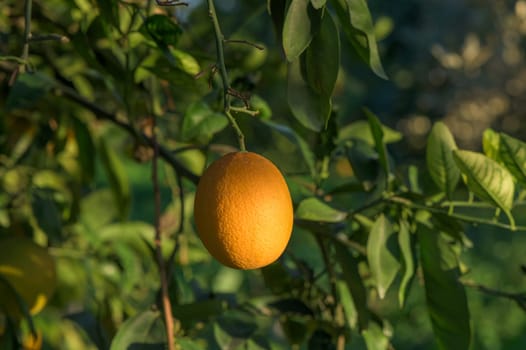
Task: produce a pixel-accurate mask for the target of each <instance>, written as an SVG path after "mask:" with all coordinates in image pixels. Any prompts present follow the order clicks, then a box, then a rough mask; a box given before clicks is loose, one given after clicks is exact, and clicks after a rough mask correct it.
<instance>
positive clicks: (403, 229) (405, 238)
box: [398, 220, 416, 307]
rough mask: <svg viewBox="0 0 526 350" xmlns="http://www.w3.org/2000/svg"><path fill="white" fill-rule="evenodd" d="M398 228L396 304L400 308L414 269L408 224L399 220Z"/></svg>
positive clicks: (405, 297) (413, 274)
mask: <svg viewBox="0 0 526 350" xmlns="http://www.w3.org/2000/svg"><path fill="white" fill-rule="evenodd" d="M399 226H400V227H399V230H398V245H399V246H400V255H401V273H402V279H401V281H400V286H399V287H398V303H399V304H400V307H403V306H404V304H405V300H406V299H407V294H408V292H409V287H410V285H411V281H412V280H413V277H414V276H415V269H416V268H415V261H414V259H415V257H414V254H413V243H412V237H411V231H410V230H409V223H408V222H407V221H404V220H400V222H399Z"/></svg>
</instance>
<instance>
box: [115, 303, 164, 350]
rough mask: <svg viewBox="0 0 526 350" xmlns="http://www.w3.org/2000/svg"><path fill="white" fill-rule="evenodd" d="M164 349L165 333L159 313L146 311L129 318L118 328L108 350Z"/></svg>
mask: <svg viewBox="0 0 526 350" xmlns="http://www.w3.org/2000/svg"><path fill="white" fill-rule="evenodd" d="M165 347H166V331H165V328H164V323H163V321H162V318H161V313H160V312H158V311H150V310H147V311H143V312H141V313H138V314H137V315H135V316H133V317H131V318H129V319H128V320H126V322H124V323H123V324H122V325H121V326H120V327H119V331H118V332H117V334H116V335H115V338H113V341H112V342H111V347H110V350H122V349H148V350H157V349H158V350H163V349H165Z"/></svg>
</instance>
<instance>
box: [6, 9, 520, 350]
mask: <svg viewBox="0 0 526 350" xmlns="http://www.w3.org/2000/svg"><path fill="white" fill-rule="evenodd" d="M148 3H150V7H149V8H148V9H147V10H145V9H144V6H145V4H146V1H135V0H129V1H119V2H117V1H94V0H93V1H90V0H69V1H64V0H45V1H44V0H34V1H33V11H32V12H33V13H32V32H33V33H34V34H37V33H39V34H44V33H58V34H59V36H64V39H63V40H61V41H41V42H40V41H33V42H31V45H30V51H29V62H30V64H29V65H28V67H29V68H30V70H32V71H35V72H36V73H35V74H31V75H29V74H27V73H23V72H18V74H19V75H18V79H17V80H16V82H15V81H14V78H15V75H14V73H13V72H15V71H16V69H17V67H18V63H17V60H16V59H15V58H13V57H15V56H16V57H18V56H19V54H20V53H21V52H22V45H23V39H22V38H23V36H24V4H23V2H22V1H14V0H7V1H4V3H3V6H1V7H0V55H1V56H2V57H3V58H2V60H1V61H0V82H1V84H0V96H1V98H0V108H1V113H2V116H1V119H0V166H1V167H0V178H1V184H0V186H1V189H2V190H1V191H0V236H8V235H13V234H14V235H18V236H25V237H30V238H32V239H33V240H34V241H35V242H37V243H39V244H40V245H44V246H49V247H50V248H49V254H51V256H53V258H54V259H55V262H56V273H57V282H56V287H55V293H54V294H53V296H52V298H51V300H50V301H49V304H48V305H47V306H46V308H45V309H44V310H43V311H42V312H40V313H38V314H37V315H35V316H34V317H33V322H34V326H33V328H34V329H35V330H37V332H38V333H39V334H41V335H43V345H42V348H43V349H79V350H81V349H107V348H109V347H110V346H112V349H113V348H115V349H122V348H124V347H123V346H124V344H130V343H133V342H134V341H139V340H140V341H151V343H152V344H155V343H156V342H158V341H160V340H162V339H163V336H164V335H163V334H162V332H159V333H158V334H157V333H156V334H146V335H145V333H141V332H142V330H144V329H155V327H154V326H155V324H157V323H158V322H160V319H159V315H158V310H156V309H151V310H149V308H150V306H151V305H153V304H155V302H156V300H157V299H158V298H159V296H158V290H159V279H158V272H157V269H156V265H155V259H154V255H153V236H154V235H153V231H154V229H153V226H152V224H151V223H152V222H153V217H154V210H153V194H152V185H151V175H150V172H151V171H150V160H151V157H152V152H151V149H150V148H149V146H148V145H147V144H145V143H144V141H143V140H142V139H141V137H133V136H132V135H130V132H128V131H126V130H123V129H122V128H120V127H118V125H116V124H118V122H119V121H121V122H122V121H129V122H130V123H131V125H133V126H134V128H135V129H136V130H138V131H139V132H140V133H142V134H144V135H145V136H150V135H151V118H150V117H149V116H150V115H151V114H152V113H154V114H157V115H160V116H162V117H161V118H158V119H159V120H158V123H159V135H158V137H159V139H160V141H161V143H162V144H163V145H165V146H166V148H167V149H169V150H170V151H171V154H172V155H173V158H174V159H175V162H177V163H178V164H182V165H184V166H185V167H186V168H187V169H189V170H190V171H192V172H193V173H194V174H196V175H199V174H200V173H201V172H202V171H203V169H204V167H205V166H206V165H207V164H209V163H210V162H211V161H212V160H213V159H214V158H217V157H218V156H219V155H220V154H222V153H224V152H226V151H229V150H233V149H235V148H234V146H233V145H234V142H233V140H235V135H234V133H233V132H232V130H231V129H230V128H225V126H226V125H227V122H226V119H225V118H224V117H223V116H222V115H220V114H218V113H217V112H216V111H217V110H220V105H221V94H220V93H218V90H217V89H215V87H217V86H218V85H219V78H218V76H217V74H216V75H213V74H212V73H211V70H212V68H211V67H212V65H213V64H214V62H215V42H214V40H213V37H214V35H213V32H212V27H211V24H210V20H209V17H208V12H207V9H206V4H203V2H201V1H189V4H190V6H188V7H185V6H180V7H179V6H178V7H160V6H155V3H154V2H151V1H150V2H148ZM117 4H118V5H117ZM266 6H267V4H266V3H265V2H262V1H256V0H252V1H248V0H247V1H239V0H238V1H236V0H225V1H220V2H219V1H218V2H217V8H218V12H219V17H220V21H221V25H222V27H223V31H224V32H225V34H226V35H227V37H228V38H229V39H237V40H248V41H251V42H254V43H257V44H258V45H260V46H262V47H264V48H265V50H263V51H261V50H258V49H257V48H255V47H252V46H249V45H243V44H229V45H227V46H226V52H225V54H226V58H225V60H226V64H227V68H228V70H229V74H230V78H231V81H232V87H234V88H235V89H236V90H239V91H242V92H246V93H250V94H251V96H250V103H251V105H252V106H254V107H255V108H256V109H258V110H260V111H261V114H260V116H259V117H257V118H254V117H251V116H247V115H242V114H240V115H238V116H237V118H238V120H239V122H240V124H241V127H242V129H243V130H244V131H245V136H246V139H247V147H248V149H249V150H251V151H255V152H259V153H262V154H263V155H265V156H267V157H269V158H270V159H272V160H273V161H274V162H276V163H277V165H278V166H279V167H280V168H281V169H282V170H283V172H284V173H285V174H286V175H287V176H288V180H290V187H291V191H292V194H293V197H294V200H295V203H298V202H300V201H301V199H303V198H305V197H307V196H309V195H311V192H309V188H308V186H310V185H311V181H310V180H311V179H310V180H309V177H310V174H312V166H309V164H308V162H307V163H306V162H305V161H304V156H305V147H306V146H305V145H306V144H308V145H309V146H310V147H312V148H313V149H314V150H315V153H316V152H317V154H320V153H321V154H323V152H324V150H323V148H324V147H330V145H329V146H328V145H327V142H324V141H323V137H324V135H325V136H326V134H317V133H314V132H312V131H309V130H307V129H305V128H303V127H301V125H300V124H299V123H298V122H297V121H296V120H295V119H294V118H293V117H292V115H291V113H290V111H289V107H288V105H287V101H286V98H285V96H286V80H287V79H286V74H287V70H286V63H285V60H284V56H283V53H282V50H281V49H280V43H279V40H278V39H277V36H276V33H275V32H274V31H273V30H271V29H270V28H272V20H271V18H270V16H269V15H268V13H267V11H266ZM369 6H370V9H371V13H372V14H373V17H374V19H375V33H376V36H377V39H378V41H379V47H380V55H381V57H382V63H383V65H384V69H385V71H386V73H387V76H388V77H389V80H383V79H381V78H379V77H377V76H376V75H374V73H373V72H372V71H371V70H370V69H369V68H368V67H367V65H366V64H364V63H363V62H362V60H361V59H360V58H359V57H358V56H357V55H356V54H355V53H354V51H353V50H352V49H351V47H350V45H349V44H348V43H347V42H346V41H344V40H342V60H341V62H342V67H343V69H341V70H340V72H339V74H338V80H337V82H336V87H335V91H334V94H333V96H334V106H335V109H336V113H335V117H334V118H333V119H332V120H333V121H334V123H335V125H333V127H335V128H340V131H341V130H343V128H344V127H345V126H347V125H348V124H349V123H351V122H356V121H357V120H361V119H363V118H364V113H363V110H362V106H367V107H368V108H369V109H370V110H371V111H373V112H374V113H376V114H377V115H378V116H379V118H380V119H381V120H382V122H383V123H384V124H386V125H387V126H389V127H391V128H392V129H393V130H395V131H398V132H400V133H401V134H403V135H404V137H403V139H402V140H401V141H399V142H396V143H393V144H390V145H389V147H390V150H391V155H392V156H393V158H394V159H396V160H397V161H399V162H402V163H403V164H409V163H411V164H416V165H418V166H423V165H424V163H425V161H424V148H425V144H426V139H427V135H428V133H429V131H430V129H431V127H432V124H433V122H435V121H437V120H443V121H444V122H445V123H446V124H447V125H448V126H449V128H450V129H451V131H452V133H453V134H454V136H455V138H456V140H457V143H458V144H459V146H460V147H462V148H467V149H473V150H480V149H481V147H482V145H481V140H482V133H483V131H484V130H485V129H486V128H488V127H492V128H494V129H496V130H502V131H505V132H506V133H508V134H510V135H514V136H516V137H519V138H522V139H524V136H523V135H525V131H526V119H525V116H524V114H523V113H524V112H523V111H524V110H525V96H526V95H525V92H526V64H525V63H524V62H525V61H524V54H525V46H524V45H525V40H524V39H525V35H526V1H522V0H519V1H511V0H509V1H504V0H498V1H490V2H488V1H478V0H471V1H468V0H464V1H453V0H442V1H435V0H429V1H422V0H404V1H398V2H396V4H393V3H390V2H385V1H384V2H382V1H370V2H369ZM145 11H146V12H148V13H149V14H150V15H154V14H159V15H169V16H170V17H173V19H174V21H171V22H166V21H164V20H162V19H160V17H157V18H156V19H152V20H151V21H150V22H149V23H148V22H147V21H146V22H145V18H144V17H142V16H144V14H145V13H146V12H145ZM148 18H155V17H154V16H152V17H148ZM174 23H177V24H176V25H175V24H174ZM159 33H163V35H160V36H158V35H157V36H156V34H159ZM167 33H168V34H169V35H165V34H167ZM278 37H279V36H278ZM66 38H67V39H66ZM50 77H51V78H52V79H53V81H50ZM196 77H197V78H196ZM110 119H111V120H112V121H108V120H110ZM298 137H301V139H299V138H298ZM299 140H300V141H299ZM301 140H305V143H303V141H301ZM316 166H320V165H319V163H316ZM327 171H330V173H331V178H330V181H329V182H328V183H326V184H325V188H331V186H332V187H333V188H335V187H336V186H337V185H338V184H340V183H342V181H343V179H344V178H346V177H348V176H352V175H353V169H352V168H351V167H350V165H349V163H348V161H347V160H346V158H345V157H336V158H334V159H332V160H331V163H330V164H329V166H328V170H327ZM355 171H359V170H357V169H355ZM161 173H162V174H161V185H162V218H161V228H162V235H163V237H164V238H165V239H164V242H165V243H164V246H163V248H164V251H163V253H164V256H165V258H166V259H168V258H169V257H171V255H172V254H174V256H175V260H174V261H175V264H173V265H171V266H170V267H169V271H168V272H169V280H170V283H171V288H170V291H171V294H172V295H171V297H172V300H173V302H174V310H173V311H174V315H175V317H176V319H178V320H179V322H178V323H177V324H176V325H175V326H176V329H175V332H176V334H177V335H180V336H181V338H182V340H180V342H179V345H180V347H181V348H182V349H201V348H205V345H204V344H208V345H206V346H208V348H227V349H231V348H232V349H234V348H237V347H242V346H246V348H250V349H252V348H254V349H259V348H269V347H270V346H272V348H275V349H281V348H287V347H288V345H287V344H290V343H292V344H298V345H297V347H296V348H298V349H300V348H307V347H309V348H312V349H324V348H328V347H327V345H324V344H326V343H324V342H325V341H327V338H330V337H331V332H332V331H334V330H333V329H332V328H331V327H332V326H331V325H330V324H329V322H328V321H324V317H325V316H324V315H326V314H327V313H328V312H329V311H330V310H328V309H327V308H328V306H327V305H330V302H329V303H328V304H324V302H321V301H322V300H325V298H326V297H327V295H328V292H327V290H328V289H329V288H328V284H329V282H328V278H327V275H326V273H325V271H324V267H323V266H324V264H323V256H322V255H321V253H317V252H319V249H318V245H317V242H316V240H315V239H314V238H313V236H312V235H310V234H309V233H307V232H306V231H305V230H303V229H302V228H300V227H296V228H295V231H294V234H293V238H292V241H291V243H290V246H289V248H288V250H287V253H286V255H285V257H284V260H283V264H280V265H273V266H271V267H269V268H266V269H263V270H262V271H249V272H241V271H236V270H232V269H228V268H225V267H222V266H221V265H219V264H218V263H217V262H215V261H214V260H212V259H211V258H210V257H209V255H208V253H207V252H206V250H204V249H203V247H202V245H201V243H200V241H199V239H198V238H197V236H196V234H195V231H194V227H193V223H192V221H191V213H192V205H193V191H194V190H195V182H194V181H191V179H189V178H188V177H183V176H181V175H180V174H177V173H176V172H175V171H174V168H173V167H172V166H170V165H169V164H168V163H162V168H161ZM305 184H307V185H308V186H305ZM306 188H307V189H306ZM329 197H330V196H329ZM327 198H328V197H327ZM329 199H330V200H331V201H333V203H334V204H335V207H342V206H344V205H345V206H346V207H347V208H349V206H350V207H352V208H356V207H360V205H361V204H362V203H361V201H362V200H363V198H362V197H360V195H357V196H356V197H354V196H353V195H348V194H336V195H333V198H329ZM349 203H350V204H349ZM521 208H522V207H521ZM521 208H519V209H517V212H516V217H517V219H518V223H521V222H522V224H524V221H525V220H524V218H526V212H524V210H522V211H521V210H520V209H521ZM522 209H523V208H522ZM467 234H468V237H469V238H470V239H471V240H472V241H473V248H472V249H470V250H467V251H466V252H464V253H463V255H462V260H463V262H464V263H465V266H466V268H468V267H469V274H468V276H469V278H471V279H473V280H476V281H477V282H479V283H481V284H485V285H489V286H493V287H495V288H498V289H502V290H506V291H510V292H519V291H524V289H526V278H525V271H524V270H525V267H524V266H525V264H526V260H525V257H524V247H525V246H526V237H525V236H524V234H519V233H510V232H507V231H502V230H498V229H493V228H488V227H486V226H479V227H469V231H468V232H467ZM174 247H177V248H176V249H175V248H174ZM1 250H2V247H1V246H0V254H2V251H1ZM313 252H316V253H313ZM35 273H38V271H35ZM279 276H281V278H282V279H284V280H280V279H279V278H278V277H279ZM420 278H421V276H420ZM418 282H419V281H418V277H417V281H415V283H413V285H412V287H411V289H410V293H409V296H408V300H407V304H406V305H405V307H404V308H403V309H401V310H400V309H399V307H398V302H397V296H396V293H393V292H389V293H388V294H387V296H386V299H384V300H380V299H378V298H377V297H374V296H372V297H371V305H370V308H371V309H372V310H374V312H376V313H377V314H378V315H380V316H381V317H385V318H386V319H387V320H388V323H386V324H384V325H383V330H382V329H380V328H378V329H374V328H373V329H372V330H371V332H373V333H374V332H377V333H380V336H378V338H379V339H380V338H382V336H381V333H382V331H383V333H384V334H385V335H386V336H392V338H391V342H392V344H393V345H394V347H395V348H397V349H415V350H416V349H431V348H433V346H435V345H434V340H433V335H432V330H431V323H430V321H429V318H428V315H427V313H426V310H425V308H426V306H425V302H424V291H423V288H422V287H421V285H419V283H418ZM397 283H398V282H397ZM320 286H321V287H320ZM340 287H342V288H345V287H343V286H340ZM467 292H468V300H469V306H470V310H471V315H472V323H473V324H472V329H473V339H474V340H473V343H474V345H473V348H474V349H491V350H498V349H506V350H513V349H517V350H518V349H524V348H525V347H526V314H525V313H524V310H521V309H520V308H518V307H517V305H516V304H515V303H514V302H513V301H511V300H510V299H506V298H499V297H495V296H490V295H487V294H484V293H480V292H479V291H477V290H475V289H468V290H467ZM371 293H372V292H371ZM373 294H374V293H373ZM284 297H287V298H288V299H283V298H284ZM299 300H300V301H301V302H300V301H299ZM143 310H149V311H147V312H140V313H139V311H143ZM254 310H256V311H254ZM312 310H316V315H317V317H314V316H313V315H312ZM320 315H321V316H320ZM130 317H131V318H130ZM325 319H326V317H325ZM324 322H326V323H324ZM354 322H356V319H355V320H354ZM278 325H279V326H278ZM13 327H14V325H13V324H11V323H10V322H8V320H7V318H5V317H1V316H0V329H2V330H3V331H4V333H5V334H9V330H10V329H11V328H13ZM149 327H150V328H149ZM31 328H32V327H31V325H30V324H28V322H27V320H26V319H25V318H24V320H23V322H22V330H23V332H22V338H23V339H26V341H27V342H30V340H27V339H30V338H31V336H30V333H31V332H30V329H31ZM124 328H126V329H128V330H130V331H129V332H123V333H122V334H128V337H130V336H129V335H130V334H134V333H135V334H136V337H137V338H136V339H127V338H126V336H121V337H116V338H114V336H115V334H116V332H117V330H118V329H124ZM158 328H159V327H157V329H158ZM353 332H354V333H353V337H352V341H351V342H350V343H349V344H348V348H352V349H362V348H365V346H366V344H365V342H366V341H367V339H366V340H364V339H363V338H362V337H359V336H358V334H357V333H356V331H355V330H354V331H353ZM355 333H356V334H355ZM183 336H184V338H183ZM373 336H375V335H373ZM190 339H191V340H190ZM13 341H14V340H13V339H9V338H6V337H4V338H3V339H2V342H3V343H1V344H0V348H2V346H4V347H5V348H9V346H10V344H12V342H13ZM287 341H288V342H287ZM112 342H113V343H112ZM300 344H302V345H301V347H300ZM141 345H142V346H143V347H144V348H148V347H147V346H148V344H141ZM31 346H32V345H31V344H29V343H27V346H26V349H31V348H32V347H31ZM379 346H380V345H379ZM152 348H153V347H152ZM379 348H381V347H379Z"/></svg>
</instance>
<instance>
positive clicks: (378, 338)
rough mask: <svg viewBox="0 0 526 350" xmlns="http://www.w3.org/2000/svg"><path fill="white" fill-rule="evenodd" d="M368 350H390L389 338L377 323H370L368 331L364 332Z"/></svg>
mask: <svg viewBox="0 0 526 350" xmlns="http://www.w3.org/2000/svg"><path fill="white" fill-rule="evenodd" d="M362 336H363V339H364V340H365V345H366V346H367V350H387V349H389V338H387V336H386V335H385V334H384V332H383V329H382V327H381V326H380V325H379V324H378V323H376V322H369V326H368V327H367V329H364V330H363V331H362Z"/></svg>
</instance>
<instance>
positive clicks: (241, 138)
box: [208, 0, 246, 151]
mask: <svg viewBox="0 0 526 350" xmlns="http://www.w3.org/2000/svg"><path fill="white" fill-rule="evenodd" d="M208 11H209V14H210V17H211V18H212V24H213V25H214V33H215V37H216V51H217V60H218V61H219V62H218V66H219V71H220V73H221V80H222V82H223V108H224V113H225V115H226V117H227V118H228V121H229V122H230V124H231V125H232V127H233V128H234V131H235V132H236V135H237V138H238V142H239V148H240V149H241V151H246V146H245V135H243V132H242V131H241V128H240V127H239V125H238V123H237V121H236V119H235V118H234V117H233V116H232V113H230V95H229V91H230V84H229V80H228V73H227V70H226V65H225V53H224V49H223V42H224V41H225V37H224V35H223V33H222V32H221V26H220V25H219V20H218V19H217V13H216V9H215V6H214V0H208Z"/></svg>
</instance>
